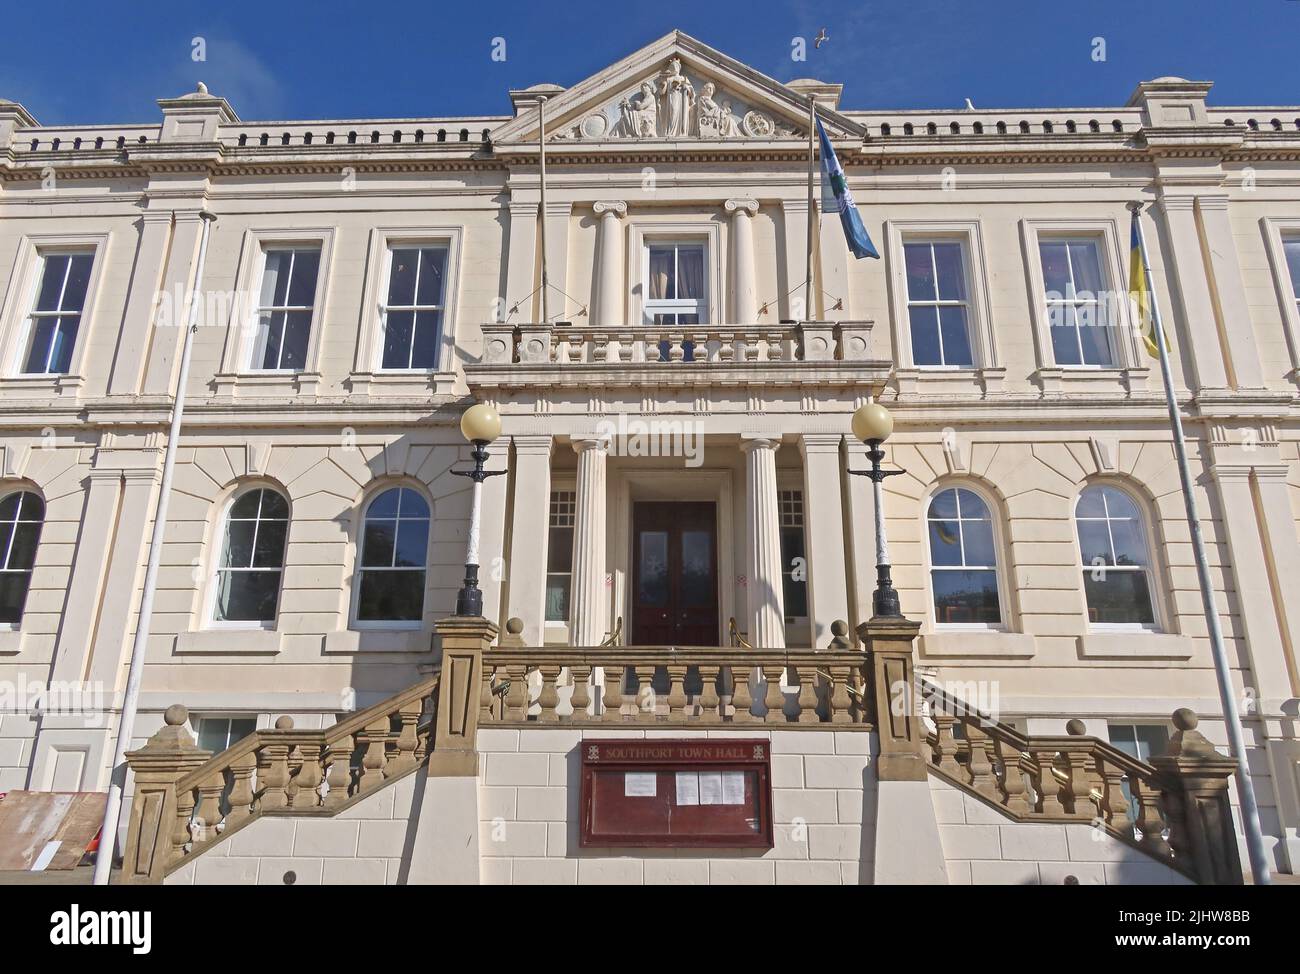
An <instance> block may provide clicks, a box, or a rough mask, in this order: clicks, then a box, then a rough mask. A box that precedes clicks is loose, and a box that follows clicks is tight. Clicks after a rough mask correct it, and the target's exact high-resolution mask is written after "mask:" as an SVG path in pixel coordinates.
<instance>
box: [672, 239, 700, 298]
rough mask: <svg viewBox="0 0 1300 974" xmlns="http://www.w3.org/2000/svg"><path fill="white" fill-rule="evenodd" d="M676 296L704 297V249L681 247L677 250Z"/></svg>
mask: <svg viewBox="0 0 1300 974" xmlns="http://www.w3.org/2000/svg"><path fill="white" fill-rule="evenodd" d="M677 297H679V298H693V299H695V300H697V301H698V300H699V299H700V298H702V297H704V250H703V249H702V248H700V247H681V248H679V249H678V251H677Z"/></svg>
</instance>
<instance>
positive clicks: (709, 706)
mask: <svg viewBox="0 0 1300 974" xmlns="http://www.w3.org/2000/svg"><path fill="white" fill-rule="evenodd" d="M721 672H722V668H721V667H719V666H716V665H714V664H703V663H702V664H700V682H701V683H702V684H703V685H702V686H701V687H700V723H702V724H720V723H722V697H721V696H720V695H719V693H718V675H719V674H720V673H721Z"/></svg>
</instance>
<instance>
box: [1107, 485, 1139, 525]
mask: <svg viewBox="0 0 1300 974" xmlns="http://www.w3.org/2000/svg"><path fill="white" fill-rule="evenodd" d="M1100 490H1101V494H1102V496H1103V497H1104V498H1105V501H1106V511H1107V513H1108V514H1109V515H1110V516H1111V517H1112V518H1123V517H1128V518H1134V519H1137V518H1138V517H1140V515H1139V514H1138V508H1137V504H1136V503H1134V501H1133V498H1132V497H1130V496H1129V495H1128V494H1126V493H1124V491H1122V490H1120V489H1119V488H1118V487H1106V486H1103V487H1101V488H1100Z"/></svg>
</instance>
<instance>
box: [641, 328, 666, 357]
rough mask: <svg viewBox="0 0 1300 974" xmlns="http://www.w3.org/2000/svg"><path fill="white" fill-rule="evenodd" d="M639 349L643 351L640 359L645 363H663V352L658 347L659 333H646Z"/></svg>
mask: <svg viewBox="0 0 1300 974" xmlns="http://www.w3.org/2000/svg"><path fill="white" fill-rule="evenodd" d="M641 347H642V348H643V349H644V351H643V352H642V353H641V357H642V359H643V360H645V361H646V362H661V361H663V350H662V349H661V348H660V347H659V333H658V332H657V331H648V332H646V334H645V338H644V340H643V342H642V345H641Z"/></svg>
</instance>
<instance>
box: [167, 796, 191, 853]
mask: <svg viewBox="0 0 1300 974" xmlns="http://www.w3.org/2000/svg"><path fill="white" fill-rule="evenodd" d="M194 792H195V789H193V788H180V789H177V791H176V819H175V821H174V822H173V823H172V834H171V839H172V856H171V857H172V859H173V860H175V859H179V858H180V857H181V856H183V855H185V847H186V846H190V845H192V838H193V837H192V836H191V835H190V818H191V817H192V816H193V815H194Z"/></svg>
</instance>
